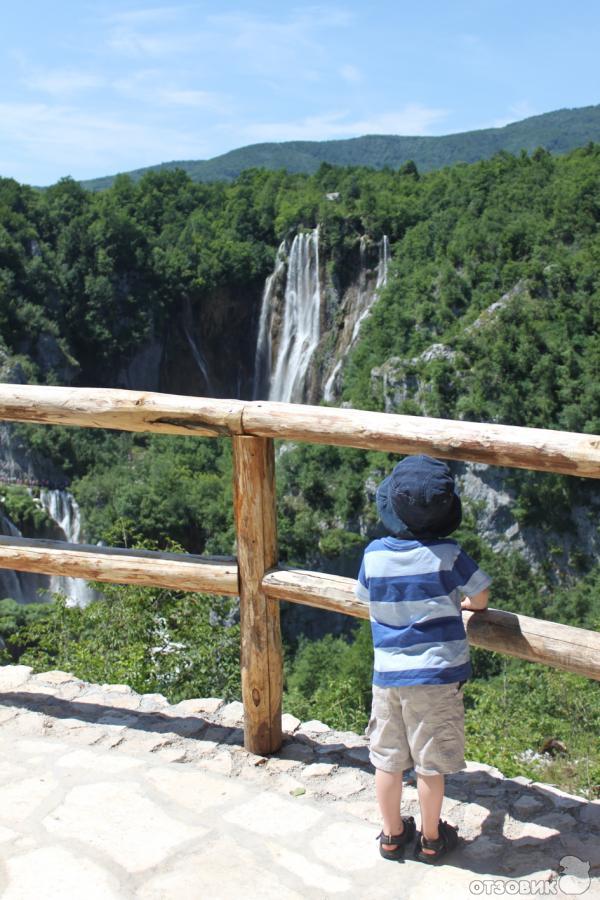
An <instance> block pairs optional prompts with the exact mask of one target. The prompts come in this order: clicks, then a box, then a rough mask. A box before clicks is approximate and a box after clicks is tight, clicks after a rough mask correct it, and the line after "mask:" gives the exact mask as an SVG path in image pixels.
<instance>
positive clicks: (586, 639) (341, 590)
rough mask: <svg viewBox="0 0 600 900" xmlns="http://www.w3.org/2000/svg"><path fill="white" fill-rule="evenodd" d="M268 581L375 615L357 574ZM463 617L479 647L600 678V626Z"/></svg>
mask: <svg viewBox="0 0 600 900" xmlns="http://www.w3.org/2000/svg"><path fill="white" fill-rule="evenodd" d="M262 584H263V589H264V591H265V593H266V594H267V596H268V597H273V598H277V599H279V600H291V601H293V602H294V603H304V604H308V605H309V606H317V607H320V608H322V609H329V610H331V611H332V612H341V613H345V614H346V615H349V616H357V617H358V618H361V619H368V618H369V606H368V604H367V603H364V602H363V601H362V600H359V599H358V597H356V596H355V594H354V586H355V584H356V582H355V581H354V580H353V579H352V578H342V577H341V576H338V575H326V574H323V573H320V572H308V571H304V570H301V569H272V570H271V571H269V572H267V574H266V575H265V577H264V578H263V582H262ZM463 622H464V623H465V627H466V631H467V637H468V639H469V643H471V644H473V645H474V646H476V647H485V648H486V649H487V650H496V651H498V652H500V653H506V654H507V655H509V656H516V657H518V658H519V659H527V660H530V661H531V662H537V663H543V664H544V665H547V666H554V667H555V668H557V669H564V670H565V671H567V672H575V673H576V674H577V675H585V676H586V677H587V678H594V679H596V680H598V681H600V634H598V633H597V632H595V631H588V630H587V629H585V628H574V627H573V626H571V625H561V624H559V623H558V622H546V621H544V620H542V619H533V618H531V617H530V616H522V615H517V614H516V613H511V612H505V611H504V610H499V609H491V608H490V609H487V610H485V611H482V612H467V611H465V612H463Z"/></svg>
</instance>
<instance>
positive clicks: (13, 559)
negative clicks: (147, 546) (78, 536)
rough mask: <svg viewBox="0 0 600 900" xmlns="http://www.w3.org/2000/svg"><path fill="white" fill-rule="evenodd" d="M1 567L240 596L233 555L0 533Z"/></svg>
mask: <svg viewBox="0 0 600 900" xmlns="http://www.w3.org/2000/svg"><path fill="white" fill-rule="evenodd" d="M0 568H2V569H7V568H10V569H15V570H16V571H17V572H37V573H39V574H41V575H67V576H68V577H70V578H85V579H87V580H88V581H106V582H114V583H115V584H138V585H142V586H144V587H162V588H173V589H175V590H179V591H205V592H207V593H210V594H231V595H234V596H235V595H237V593H238V572H237V562H236V560H235V559H234V558H229V557H207V556H193V555H191V554H187V553H158V552H155V551H152V550H124V549H121V548H119V547H98V546H96V545H95V544H68V543H66V542H65V541H40V540H33V539H31V538H19V537H12V536H11V537H7V536H4V535H0Z"/></svg>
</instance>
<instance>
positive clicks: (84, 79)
mask: <svg viewBox="0 0 600 900" xmlns="http://www.w3.org/2000/svg"><path fill="white" fill-rule="evenodd" d="M21 83H22V84H24V85H25V87H27V88H29V90H31V91H38V92H41V93H44V94H50V95H51V96H53V97H63V96H69V95H73V94H78V93H81V92H83V91H89V90H94V89H96V88H100V87H104V86H105V85H106V83H107V79H106V78H105V77H104V76H102V75H97V74H95V73H94V72H86V71H80V70H77V69H47V70H40V69H37V70H32V71H30V72H29V73H27V74H25V75H23V77H22V78H21Z"/></svg>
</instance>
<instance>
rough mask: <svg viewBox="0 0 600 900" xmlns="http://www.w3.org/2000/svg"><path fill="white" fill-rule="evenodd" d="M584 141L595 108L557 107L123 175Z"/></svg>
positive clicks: (595, 131) (282, 146)
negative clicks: (444, 130) (461, 128)
mask: <svg viewBox="0 0 600 900" xmlns="http://www.w3.org/2000/svg"><path fill="white" fill-rule="evenodd" d="M589 141H600V106H586V107H583V108H581V109H559V110H556V111H555V112H550V113H543V114H542V115H540V116H531V117H530V118H527V119H523V120H522V121H521V122H512V123H511V124H510V125H504V126H503V127H501V128H482V129H480V130H478V131H465V132H460V133H458V134H447V135H440V136H435V137H402V136H398V135H385V134H375V135H366V136H364V137H359V138H348V139H345V140H337V141H285V142H283V143H277V144H275V143H269V144H252V145H250V146H249V147H240V148H239V149H237V150H231V151H230V152H229V153H224V154H223V155H222V156H215V157H214V159H205V160H179V161H176V162H167V163H161V164H160V165H156V166H150V167H149V168H146V169H137V170H135V171H134V172H129V173H128V174H129V175H130V176H131V177H132V178H133V179H134V180H135V181H137V180H138V179H139V178H141V177H142V176H143V175H145V174H146V173H148V172H149V171H154V172H156V171H169V170H173V169H183V171H184V172H186V173H187V174H188V175H189V176H190V178H192V179H193V180H194V181H231V180H233V179H235V178H237V177H238V176H239V175H240V174H241V173H242V172H244V171H245V170H246V169H250V168H258V167H260V168H264V169H285V171H287V172H304V173H306V174H309V175H310V174H313V173H314V172H316V171H317V169H318V167H319V166H320V165H321V163H324V162H325V163H329V164H330V165H335V166H371V167H372V168H374V169H383V168H386V167H387V168H390V169H397V168H399V167H400V166H402V165H404V164H405V163H406V162H407V161H408V160H413V161H414V162H415V163H416V164H417V165H418V167H419V170H420V171H423V172H430V171H432V170H433V169H441V168H442V167H443V166H449V165H453V164H454V163H457V162H463V163H465V162H466V163H470V162H477V160H479V159H489V158H490V157H491V156H493V155H494V153H498V152H500V151H501V150H504V151H507V152H508V153H516V154H518V153H520V152H521V150H525V151H527V152H528V153H531V152H533V151H534V150H536V149H537V148H538V147H543V148H544V149H546V150H549V151H550V152H551V153H567V152H568V151H569V150H573V149H574V148H575V147H582V146H583V145H584V144H587V143H589ZM114 178H115V176H114V175H109V176H105V177H103V178H94V179H91V180H90V181H84V182H83V186H84V187H86V188H88V190H94V191H96V190H103V189H105V188H107V187H111V185H112V184H113V182H114Z"/></svg>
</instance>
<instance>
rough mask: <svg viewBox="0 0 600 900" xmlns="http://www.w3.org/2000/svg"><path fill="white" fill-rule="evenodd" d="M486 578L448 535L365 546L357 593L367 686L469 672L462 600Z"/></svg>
mask: <svg viewBox="0 0 600 900" xmlns="http://www.w3.org/2000/svg"><path fill="white" fill-rule="evenodd" d="M490 584H491V578H490V577H489V575H486V573H485V572H484V571H483V570H482V569H480V568H479V567H478V566H477V564H476V563H475V562H473V560H472V559H471V557H470V556H469V555H468V554H467V553H465V551H464V550H462V549H461V548H460V546H459V545H458V544H457V543H456V541H453V540H450V539H448V538H443V539H440V540H433V541H416V540H401V539H400V538H395V537H385V538H382V539H380V540H376V541H373V542H372V543H370V544H369V546H368V547H367V549H366V550H365V553H364V557H363V561H362V564H361V567H360V572H359V574H358V582H357V585H356V595H357V597H359V598H360V599H361V600H366V601H368V602H369V613H370V619H371V630H372V633H373V647H374V651H375V659H374V671H373V684H376V685H379V686H380V687H391V686H395V685H403V684H447V683H449V682H452V681H462V680H464V679H467V678H469V676H470V675H471V663H470V660H469V645H468V642H467V636H466V633H465V628H464V625H463V621H462V613H461V608H460V601H461V599H462V596H464V595H475V594H478V593H480V591H483V590H485V588H487V587H489V585H490Z"/></svg>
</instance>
